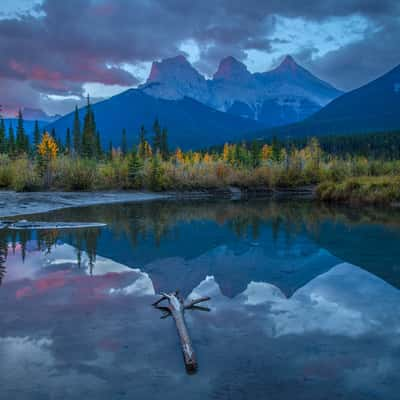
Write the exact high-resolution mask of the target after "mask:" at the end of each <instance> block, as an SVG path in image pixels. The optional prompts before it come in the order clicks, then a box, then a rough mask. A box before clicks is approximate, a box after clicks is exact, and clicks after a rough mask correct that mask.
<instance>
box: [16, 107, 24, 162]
mask: <svg viewBox="0 0 400 400" xmlns="http://www.w3.org/2000/svg"><path fill="white" fill-rule="evenodd" d="M15 144H16V152H17V153H18V154H22V153H23V152H24V151H25V150H26V138H25V130H24V118H23V116H22V111H21V110H19V111H18V122H17V137H16V141H15Z"/></svg>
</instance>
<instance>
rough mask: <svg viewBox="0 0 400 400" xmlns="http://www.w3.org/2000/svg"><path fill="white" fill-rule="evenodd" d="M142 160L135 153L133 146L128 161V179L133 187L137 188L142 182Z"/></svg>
mask: <svg viewBox="0 0 400 400" xmlns="http://www.w3.org/2000/svg"><path fill="white" fill-rule="evenodd" d="M142 171H143V161H142V160H141V159H140V157H139V156H138V154H137V151H136V148H133V150H132V153H131V155H130V157H129V163H128V179H129V186H130V187H132V188H134V189H139V188H140V187H141V186H142V184H143V176H142Z"/></svg>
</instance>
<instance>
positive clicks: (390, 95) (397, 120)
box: [259, 65, 400, 137]
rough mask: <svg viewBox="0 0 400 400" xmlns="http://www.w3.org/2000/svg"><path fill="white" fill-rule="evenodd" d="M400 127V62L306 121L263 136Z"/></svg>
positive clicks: (355, 131) (360, 131) (381, 129)
mask: <svg viewBox="0 0 400 400" xmlns="http://www.w3.org/2000/svg"><path fill="white" fill-rule="evenodd" d="M399 128H400V65H399V66H397V67H395V68H394V69H392V70H391V71H389V72H388V73H386V74H384V75H383V76H381V77H380V78H378V79H376V80H374V81H372V82H370V83H368V84H366V85H364V86H362V87H360V88H358V89H355V90H353V91H351V92H349V93H346V94H344V95H342V96H340V97H338V98H337V99H335V100H333V101H332V102H331V103H329V104H328V105H327V106H325V107H324V108H322V109H321V110H320V111H318V112H317V113H315V114H314V115H312V116H311V117H309V118H307V119H305V120H304V121H302V122H299V123H296V124H292V125H286V126H283V127H279V128H275V129H268V130H265V131H263V132H260V134H259V136H261V137H268V136H273V135H276V136H305V135H307V136H310V135H316V136H318V135H329V134H349V133H363V132H364V133H367V132H377V131H393V130H396V129H399Z"/></svg>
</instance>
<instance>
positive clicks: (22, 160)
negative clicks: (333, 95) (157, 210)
mask: <svg viewBox="0 0 400 400" xmlns="http://www.w3.org/2000/svg"><path fill="white" fill-rule="evenodd" d="M119 135H120V138H119V140H118V142H119V143H120V145H119V146H118V147H116V146H114V145H113V144H112V143H110V144H109V145H108V147H107V148H106V149H105V148H104V146H103V145H102V142H101V134H100V133H99V132H98V130H97V128H96V121H95V115H94V113H93V110H92V107H91V104H90V101H89V100H88V103H87V106H86V112H85V116H84V119H83V123H82V126H81V121H80V119H79V114H78V110H77V109H76V110H75V118H74V123H73V126H72V127H71V129H68V130H67V132H66V133H65V135H63V136H64V137H65V140H63V141H61V140H60V138H59V137H58V136H57V133H56V132H55V131H54V130H53V131H51V132H40V130H39V127H38V124H36V126H35V131H34V134H33V139H32V143H31V141H30V140H29V137H28V135H27V134H26V132H25V131H24V124H23V116H22V113H21V112H20V113H19V116H18V123H17V127H16V132H14V130H13V129H12V127H10V128H9V129H8V133H7V129H6V127H5V124H4V120H3V119H2V118H0V188H7V189H8V188H10V189H14V190H25V191H26V190H51V189H59V190H107V189H129V190H137V189H150V190H157V191H159V190H196V189H213V188H220V187H226V186H230V185H232V186H238V187H242V188H254V187H268V188H275V187H298V186H304V185H318V190H317V195H318V196H319V198H320V199H323V200H332V201H349V200H352V199H357V201H367V202H371V203H373V202H393V201H398V200H400V195H399V192H400V191H399V190H398V189H399V187H398V183H399V178H398V177H399V176H400V154H398V153H399V149H400V146H399V145H400V143H399V137H400V134H398V133H395V132H393V133H381V134H367V135H353V136H331V137H321V138H318V139H316V138H306V139H305V138H299V139H292V140H278V139H277V138H272V139H271V140H270V141H267V142H261V141H257V140H255V141H253V142H250V143H249V142H242V143H226V144H225V145H224V146H223V147H217V148H211V149H206V150H200V151H185V152H184V151H182V150H181V149H179V148H177V149H170V148H169V146H168V131H167V129H166V127H163V126H162V125H161V123H160V121H159V120H158V119H155V120H154V123H153V126H152V127H151V128H150V129H146V127H144V126H142V127H141V129H140V131H139V132H138V133H137V135H138V137H137V140H135V142H136V143H138V144H137V145H136V146H133V147H131V148H129V146H128V142H132V140H129V141H128V138H127V131H126V129H124V130H123V131H122V132H121V133H120V134H119Z"/></svg>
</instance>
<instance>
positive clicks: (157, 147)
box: [153, 118, 161, 153]
mask: <svg viewBox="0 0 400 400" xmlns="http://www.w3.org/2000/svg"><path fill="white" fill-rule="evenodd" d="M153 132H154V136H153V150H154V152H155V153H156V152H157V151H161V127H160V123H159V122H158V118H156V119H155V120H154V124H153Z"/></svg>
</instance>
